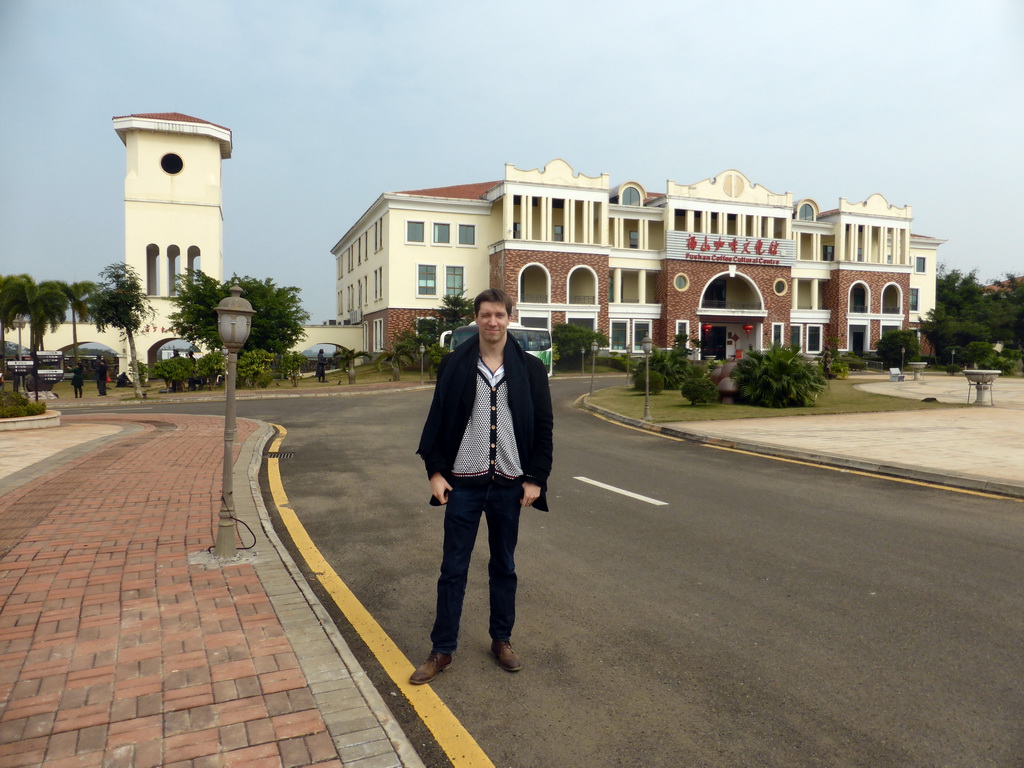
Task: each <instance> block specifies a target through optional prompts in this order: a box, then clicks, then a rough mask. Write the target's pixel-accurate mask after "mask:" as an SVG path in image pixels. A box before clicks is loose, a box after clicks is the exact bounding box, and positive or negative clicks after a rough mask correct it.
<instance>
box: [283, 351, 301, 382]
mask: <svg viewBox="0 0 1024 768" xmlns="http://www.w3.org/2000/svg"><path fill="white" fill-rule="evenodd" d="M305 365H306V356H305V355H304V354H302V353H301V352H285V353H284V354H283V355H281V356H280V357H279V358H278V360H277V370H278V372H280V374H281V377H282V378H285V379H288V380H290V381H291V383H292V386H293V387H297V386H299V376H300V375H301V374H302V369H303V368H304V367H305Z"/></svg>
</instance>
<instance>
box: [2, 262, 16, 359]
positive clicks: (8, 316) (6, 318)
mask: <svg viewBox="0 0 1024 768" xmlns="http://www.w3.org/2000/svg"><path fill="white" fill-rule="evenodd" d="M14 279H15V278H14V275H0V370H7V329H8V328H10V327H11V325H12V324H13V322H14V318H15V317H16V313H15V312H11V311H10V309H9V307H8V303H7V300H6V299H5V295H4V286H5V285H7V283H9V282H10V281H12V280H14Z"/></svg>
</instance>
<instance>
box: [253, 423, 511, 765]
mask: <svg viewBox="0 0 1024 768" xmlns="http://www.w3.org/2000/svg"><path fill="white" fill-rule="evenodd" d="M272 426H273V427H275V428H276V429H277V430H278V436H277V437H276V438H274V442H273V443H272V444H271V446H270V451H271V452H276V451H279V450H280V446H281V443H282V442H283V441H284V438H285V436H286V435H287V434H288V431H287V430H286V429H285V428H284V427H282V426H280V425H279V424H273V425H272ZM267 478H268V481H269V483H270V492H271V495H272V496H273V498H274V504H275V505H276V506H277V510H278V513H279V514H280V515H281V520H282V522H283V523H284V526H285V528H287V529H288V534H289V535H290V536H291V538H292V542H293V543H294V544H295V547H296V549H297V550H298V551H299V554H300V555H302V558H303V560H305V562H306V565H307V566H309V569H310V570H311V571H312V572H313V573H314V574H316V577H317V579H319V581H320V583H321V584H322V585H323V587H324V589H325V590H326V591H327V594H328V595H330V596H331V599H332V600H333V601H334V604H335V605H337V606H338V608H339V609H340V610H341V612H342V613H343V614H344V616H345V618H346V619H348V621H349V622H350V623H351V624H352V627H353V628H354V629H355V630H356V632H357V633H358V634H359V636H360V637H361V638H362V640H363V642H365V643H366V645H367V647H369V649H370V650H371V651H372V652H373V655H374V656H376V657H377V660H378V661H379V662H380V664H381V666H382V667H383V668H384V671H385V672H387V673H388V675H389V676H390V677H391V679H392V680H393V681H394V683H395V685H397V686H398V688H399V690H400V691H401V692H402V694H403V695H404V696H405V697H406V698H407V699H408V700H409V703H410V704H412V706H413V709H415V710H416V713H417V714H418V715H419V716H420V719H421V720H422V721H423V723H424V725H426V726H427V728H429V729H430V732H431V733H432V734H434V738H435V739H436V740H437V743H438V745H439V746H440V747H441V749H443V750H444V752H445V754H446V755H447V756H448V759H449V760H451V762H452V765H453V766H455V768H494V763H492V762H491V760H490V758H488V757H487V755H486V754H485V753H484V751H483V750H482V749H481V748H480V745H479V744H477V742H476V739H474V738H473V737H472V736H471V735H470V733H469V731H467V730H466V729H465V728H464V727H463V725H462V723H460V722H459V721H458V719H457V718H456V717H455V715H454V714H452V711H451V710H450V709H448V707H446V706H445V704H444V702H443V701H441V698H440V697H439V696H438V695H437V694H436V693H434V691H433V690H432V689H431V687H430V686H429V685H413V684H411V683H410V682H409V675H411V674H412V673H413V670H414V669H415V667H413V665H412V663H411V662H410V661H409V660H408V659H407V658H406V657H405V655H404V654H403V653H402V652H401V651H400V650H399V648H398V646H397V645H395V642H394V641H393V640H392V639H391V638H390V637H388V634H387V633H386V632H385V631H384V629H383V628H382V627H381V626H380V624H378V623H377V621H376V620H375V619H374V618H373V616H371V615H370V612H369V611H367V610H366V608H364V607H363V604H362V603H360V602H359V599H358V598H357V597H356V596H355V595H354V594H352V590H350V589H349V588H348V586H347V585H346V584H345V582H343V581H342V580H341V577H340V576H338V574H337V573H336V572H335V571H334V569H333V568H331V566H330V564H329V563H328V562H327V560H326V559H325V558H324V556H323V555H322V554H321V552H320V550H319V549H317V547H316V545H315V544H314V543H313V540H312V539H310V538H309V534H308V533H306V529H305V528H304V527H303V525H302V523H300V522H299V518H298V517H297V516H296V515H295V512H294V510H292V508H291V505H290V504H289V502H288V496H287V495H286V494H285V492H284V485H283V484H282V482H281V468H280V465H279V461H278V459H276V458H268V459H267Z"/></svg>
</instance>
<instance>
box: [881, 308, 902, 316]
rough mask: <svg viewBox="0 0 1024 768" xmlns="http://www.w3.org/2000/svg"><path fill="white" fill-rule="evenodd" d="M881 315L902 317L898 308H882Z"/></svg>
mask: <svg viewBox="0 0 1024 768" xmlns="http://www.w3.org/2000/svg"><path fill="white" fill-rule="evenodd" d="M882 314H883V315H902V314H903V310H902V309H901V308H900V307H882Z"/></svg>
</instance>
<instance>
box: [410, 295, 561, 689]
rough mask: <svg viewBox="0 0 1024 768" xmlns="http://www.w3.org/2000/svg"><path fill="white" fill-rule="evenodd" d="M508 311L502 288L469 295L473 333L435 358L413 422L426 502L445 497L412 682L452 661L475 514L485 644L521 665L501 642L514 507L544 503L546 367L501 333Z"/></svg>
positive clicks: (508, 664)
mask: <svg viewBox="0 0 1024 768" xmlns="http://www.w3.org/2000/svg"><path fill="white" fill-rule="evenodd" d="M511 314H512V298H511V297H510V296H509V295H508V294H507V293H505V291H502V290H499V289H493V288H492V289H489V290H486V291H484V292H483V293H481V294H480V295H479V296H477V297H476V300H475V301H474V303H473V316H474V320H475V322H476V324H477V326H478V328H479V332H478V335H477V337H476V338H473V339H470V340H468V341H466V342H464V343H462V344H461V345H459V347H458V348H457V349H456V350H455V351H454V352H452V353H451V354H450V355H448V356H446V357H444V358H443V359H442V360H441V364H440V366H439V367H438V370H437V386H436V388H435V389H434V399H433V402H432V403H431V405H430V413H429V414H428V416H427V421H426V423H425V424H424V425H423V434H422V436H421V437H420V444H419V448H418V449H417V453H418V454H419V455H420V456H421V457H422V458H423V462H424V464H425V465H426V469H427V477H429V478H430V490H431V494H432V496H431V499H430V503H431V505H433V506H440V505H442V504H446V505H447V507H446V508H445V514H444V551H443V555H442V560H441V576H440V578H439V579H438V581H437V615H436V618H435V621H434V629H433V631H432V632H431V634H430V641H431V643H432V644H433V648H432V650H431V653H430V656H429V657H428V658H427V660H426V661H425V662H424V663H423V664H421V665H420V666H419V667H418V668H417V669H416V671H415V672H414V673H413V675H412V677H411V678H410V682H412V683H414V684H417V685H422V684H423V683H429V682H430V681H431V680H433V679H434V677H435V676H436V675H437V673H438V672H441V671H443V670H444V669H447V668H448V666H450V665H451V663H452V654H453V653H455V649H456V647H457V645H458V638H459V622H460V619H461V617H462V602H463V598H464V597H465V594H466V580H467V576H468V573H469V561H470V557H471V556H472V554H473V545H474V543H475V542H476V534H477V529H478V528H479V526H480V516H481V514H483V515H485V516H486V517H487V540H488V543H489V544H490V558H491V559H490V562H489V564H488V567H487V572H488V576H489V584H490V604H491V615H490V626H489V631H490V635H491V641H492V642H491V652H492V653H493V654H494V656H495V658H496V659H497V662H498V664H499V665H500V666H501V668H502V669H505V670H507V671H509V672H518V671H519V670H520V669H522V668H523V663H522V661H521V660H520V659H519V656H518V655H517V654H516V652H515V651H513V650H512V646H511V644H510V640H511V637H512V625H513V624H514V623H515V613H516V584H517V577H516V570H515V550H516V542H517V541H518V539H519V513H520V509H521V508H522V507H531V506H532V507H534V508H536V509H539V510H541V511H544V512H546V511H547V509H548V507H547V500H546V498H545V489H546V485H547V479H548V475H549V474H550V472H551V456H552V437H551V432H552V413H551V392H550V390H549V388H548V377H547V369H546V367H545V366H544V364H543V363H542V362H541V361H540V360H539V359H537V358H536V357H533V356H532V355H527V354H526V352H524V351H523V349H522V347H520V346H519V344H518V343H517V342H516V340H515V339H514V338H512V337H510V336H509V335H508V324H509V320H510V318H511Z"/></svg>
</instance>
